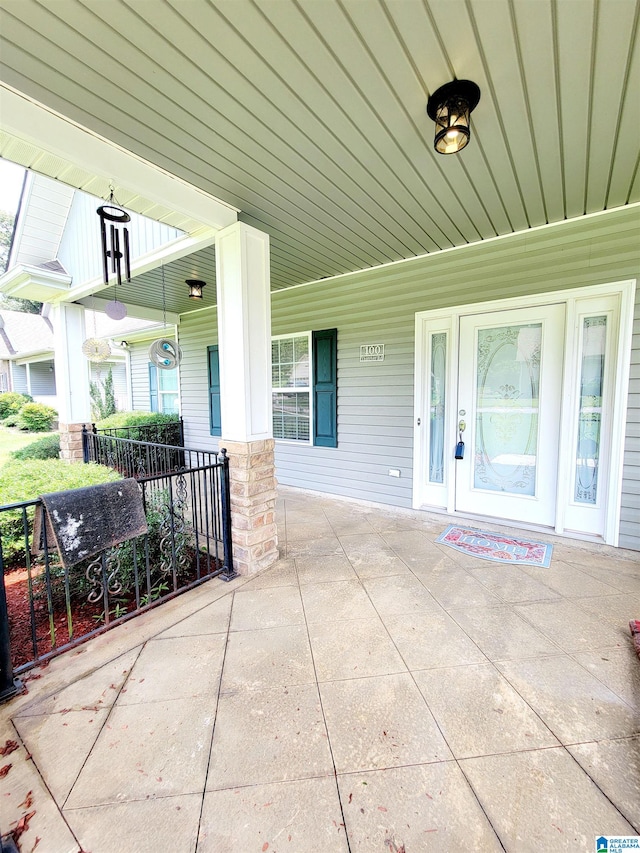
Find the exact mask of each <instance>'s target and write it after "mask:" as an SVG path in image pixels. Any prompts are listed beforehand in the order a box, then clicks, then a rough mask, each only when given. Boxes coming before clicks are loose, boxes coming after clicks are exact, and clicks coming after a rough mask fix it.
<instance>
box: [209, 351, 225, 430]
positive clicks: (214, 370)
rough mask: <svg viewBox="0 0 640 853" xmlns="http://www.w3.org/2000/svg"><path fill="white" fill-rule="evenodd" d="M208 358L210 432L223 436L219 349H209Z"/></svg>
mask: <svg viewBox="0 0 640 853" xmlns="http://www.w3.org/2000/svg"><path fill="white" fill-rule="evenodd" d="M207 356H208V359H209V430H210V432H211V435H222V411H221V408H220V359H219V356H218V347H217V346H214V347H207Z"/></svg>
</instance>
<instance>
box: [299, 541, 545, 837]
mask: <svg viewBox="0 0 640 853" xmlns="http://www.w3.org/2000/svg"><path fill="white" fill-rule="evenodd" d="M377 535H379V536H380V538H381V539H382V541H383V542H384V543H385V545H386V546H387V547H388V548H389V549H390V550H391V551H393V553H394V554H395V556H396V557H397V558H398V559H399V560H400V561H401V562H402V564H403V565H405V566H406V567H407V569H408V570H409V571H410V573H411V576H412V577H414V578H415V579H416V580H417V581H418V582H419V583H420V584H421V586H423V587H424V588H425V590H426V591H427V592H428V593H429V594H430V595H431V592H430V591H429V590H428V589H427V587H426V586H425V584H423V583H422V580H421V579H420V578H419V577H418V576H417V575H416V574H415V572H414V571H413V569H412V568H411V566H410V565H409V564H408V563H407V562H406V561H405V560H404V559H403V558H402V557H401V556H400V554H399V553H398V552H397V551H396V549H395V548H393V546H392V545H390V544H389V542H388V541H387V540H386V539H385V538H384V533H378V534H377ZM337 538H338V541H340V539H339V537H337ZM425 539H426V537H425ZM427 541H429V540H427ZM340 545H341V547H343V546H342V543H340ZM343 550H344V547H343ZM345 553H346V552H345ZM347 559H349V557H348V555H347ZM349 562H351V561H349ZM461 568H464V567H461ZM464 571H465V573H466V574H469V573H468V572H467V571H466V569H465V570H464ZM356 573H357V570H356ZM469 576H470V577H472V576H471V575H469ZM391 577H394V576H393V575H392V576H391ZM358 580H359V583H360V585H361V587H362V588H363V590H364V591H365V593H366V595H367V597H368V599H369V601H370V602H371V605H372V607H373V608H374V610H375V612H376V613H377V615H378V618H379V619H380V621H381V622H382V624H383V626H384V629H385V631H386V632H387V634H388V636H389V639H390V640H391V643H392V644H393V646H394V648H395V649H396V651H397V652H398V654H399V655H400V658H401V660H402V662H403V663H404V665H405V666H406V667H407V672H408V674H409V675H410V676H411V681H412V682H413V684H414V685H415V687H416V690H417V691H418V693H419V694H420V696H421V697H422V700H423V702H424V704H425V707H426V709H427V711H428V712H429V714H431V717H432V718H433V721H434V723H435V726H436V728H437V729H438V731H439V732H440V734H441V736H442V739H443V740H444V742H445V743H446V745H447V748H448V749H449V751H450V752H451V755H452V756H453V758H452V759H448V760H447V761H453V762H454V763H455V764H456V766H457V767H458V769H459V770H460V771H461V772H462V774H463V776H464V778H465V780H466V781H467V784H468V785H469V788H470V790H471V792H472V793H473V796H474V797H475V799H476V802H477V803H478V807H479V808H480V810H481V811H482V813H483V814H484V816H485V818H486V820H487V823H488V824H489V826H490V827H491V829H492V830H493V832H494V834H495V836H496V838H497V839H498V842H499V844H500V846H501V847H502V849H503V850H505V851H506V847H505V846H504V844H503V842H502V839H501V838H500V835H499V834H498V832H497V830H496V827H495V826H494V825H493V822H492V820H491V818H490V817H489V815H488V814H487V811H486V810H485V808H484V806H483V804H482V801H481V800H480V798H479V797H478V795H477V793H476V791H475V789H474V788H473V786H472V785H471V784H470V782H469V780H468V779H467V775H466V773H464V771H463V770H462V767H461V765H460V761H459V760H458V758H457V757H456V756H455V753H454V751H453V749H452V747H451V744H450V743H449V740H448V739H447V737H446V735H445V733H444V731H443V730H442V727H441V726H440V723H439V722H438V719H437V717H436V716H435V714H434V713H433V711H432V710H431V708H430V707H429V703H428V701H427V698H426V696H425V695H424V693H423V692H422V691H421V690H420V687H419V685H418V683H417V682H416V679H415V677H414V674H413V670H411V669H410V667H409V666H408V664H407V662H406V660H405V658H404V656H403V655H402V653H401V651H400V649H399V648H398V646H397V645H396V643H395V642H394V640H393V637H392V636H391V634H390V633H389V629H388V628H387V624H386V621H385V619H384V618H383V616H382V614H381V613H380V611H379V610H378V608H377V607H376V605H375V602H374V601H373V599H372V598H371V596H370V594H369V591H368V589H367V588H366V586H365V584H364V583H363V581H362V579H361V578H360V577H358ZM483 586H484V584H483ZM434 601H435V602H436V604H437V605H438V607H439V608H440V610H441V611H442V612H443V613H444V614H445V615H447V616H449V613H448V612H447V610H446V608H445V607H444V605H442V604H441V603H440V602H439V601H438V600H437V599H436V598H435V596H434ZM303 607H304V602H303ZM450 618H451V619H452V620H453V617H450ZM453 621H454V622H455V620H453ZM456 624H457V622H456ZM465 634H466V632H465ZM467 636H468V635H467ZM469 639H470V640H471V642H473V644H474V645H475V646H476V648H478V650H479V651H480V653H481V654H483V655H484V657H485V658H486V660H487V663H488V664H490V665H491V666H493V662H492V661H491V660H489V657H488V656H487V655H486V654H485V652H484V651H483V650H482V649H480V647H479V646H478V645H477V643H475V641H474V640H473V639H472V638H471V637H469ZM312 654H313V651H312ZM314 667H315V663H314ZM493 668H494V669H497V668H496V667H495V666H494V667H493ZM365 677H366V676H365ZM371 677H373V676H371ZM321 701H322V699H321ZM323 713H324V710H323ZM547 728H548V727H547ZM332 759H333V752H332ZM423 763H428V764H431V763H433V764H438V763H444V762H423ZM400 766H407V767H412V766H420V765H416V764H410V765H400ZM380 769H385V768H380ZM341 775H345V776H346V775H350V774H348V773H344V774H341ZM340 806H341V808H342V800H341V801H340ZM343 818H344V813H343ZM345 830H346V824H345ZM347 842H348V834H347Z"/></svg>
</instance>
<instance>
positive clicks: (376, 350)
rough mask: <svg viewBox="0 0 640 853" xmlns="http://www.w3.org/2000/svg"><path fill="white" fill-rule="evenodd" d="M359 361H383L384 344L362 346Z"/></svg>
mask: <svg viewBox="0 0 640 853" xmlns="http://www.w3.org/2000/svg"><path fill="white" fill-rule="evenodd" d="M360 361H384V344H362V345H361V347H360Z"/></svg>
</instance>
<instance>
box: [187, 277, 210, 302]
mask: <svg viewBox="0 0 640 853" xmlns="http://www.w3.org/2000/svg"><path fill="white" fill-rule="evenodd" d="M185 284H186V285H187V287H188V288H189V299H202V289H203V288H204V287H206V284H207V283H206V281H200V280H199V279H197V278H188V279H187V280H186V281H185Z"/></svg>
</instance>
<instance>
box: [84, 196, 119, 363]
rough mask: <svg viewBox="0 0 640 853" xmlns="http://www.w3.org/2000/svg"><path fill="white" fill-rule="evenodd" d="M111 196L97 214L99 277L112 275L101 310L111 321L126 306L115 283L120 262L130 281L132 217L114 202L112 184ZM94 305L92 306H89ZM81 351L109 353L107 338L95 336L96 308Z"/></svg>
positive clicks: (101, 357) (93, 356) (100, 356)
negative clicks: (110, 290)
mask: <svg viewBox="0 0 640 853" xmlns="http://www.w3.org/2000/svg"><path fill="white" fill-rule="evenodd" d="M109 190H110V195H109V200H108V202H107V203H106V204H103V205H101V206H100V207H99V208H98V209H97V211H96V213H97V214H98V216H99V218H100V243H101V248H102V277H103V280H104V283H105V284H109V275H110V274H111V275H115V276H116V280H115V282H114V287H113V299H112V300H111V302H107V304H106V305H105V308H104V313H105V314H106V315H107V317H110V318H111V319H112V320H123V319H124V318H125V317H126V316H127V307H126V305H124V304H123V303H122V302H119V301H118V285H119V284H122V272H123V271H122V263H123V261H124V275H125V278H126V280H127V281H131V260H130V255H129V231H128V229H127V228H126V224H127V223H128V222H130V221H131V217H130V216H129V214H128V213H127V212H126V210H122V208H120V207H116V205H115V204H114V195H113V185H111V186H110V187H109ZM107 223H108V226H107ZM92 307H93V306H92ZM82 354H83V355H84V356H85V357H86V358H88V359H89V361H96V362H100V361H105V359H107V358H109V356H110V355H111V347H110V346H109V344H108V343H107V341H105V340H103V339H101V338H99V337H97V334H96V318H95V309H93V337H90V338H87V339H86V340H85V341H83V343H82Z"/></svg>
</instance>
